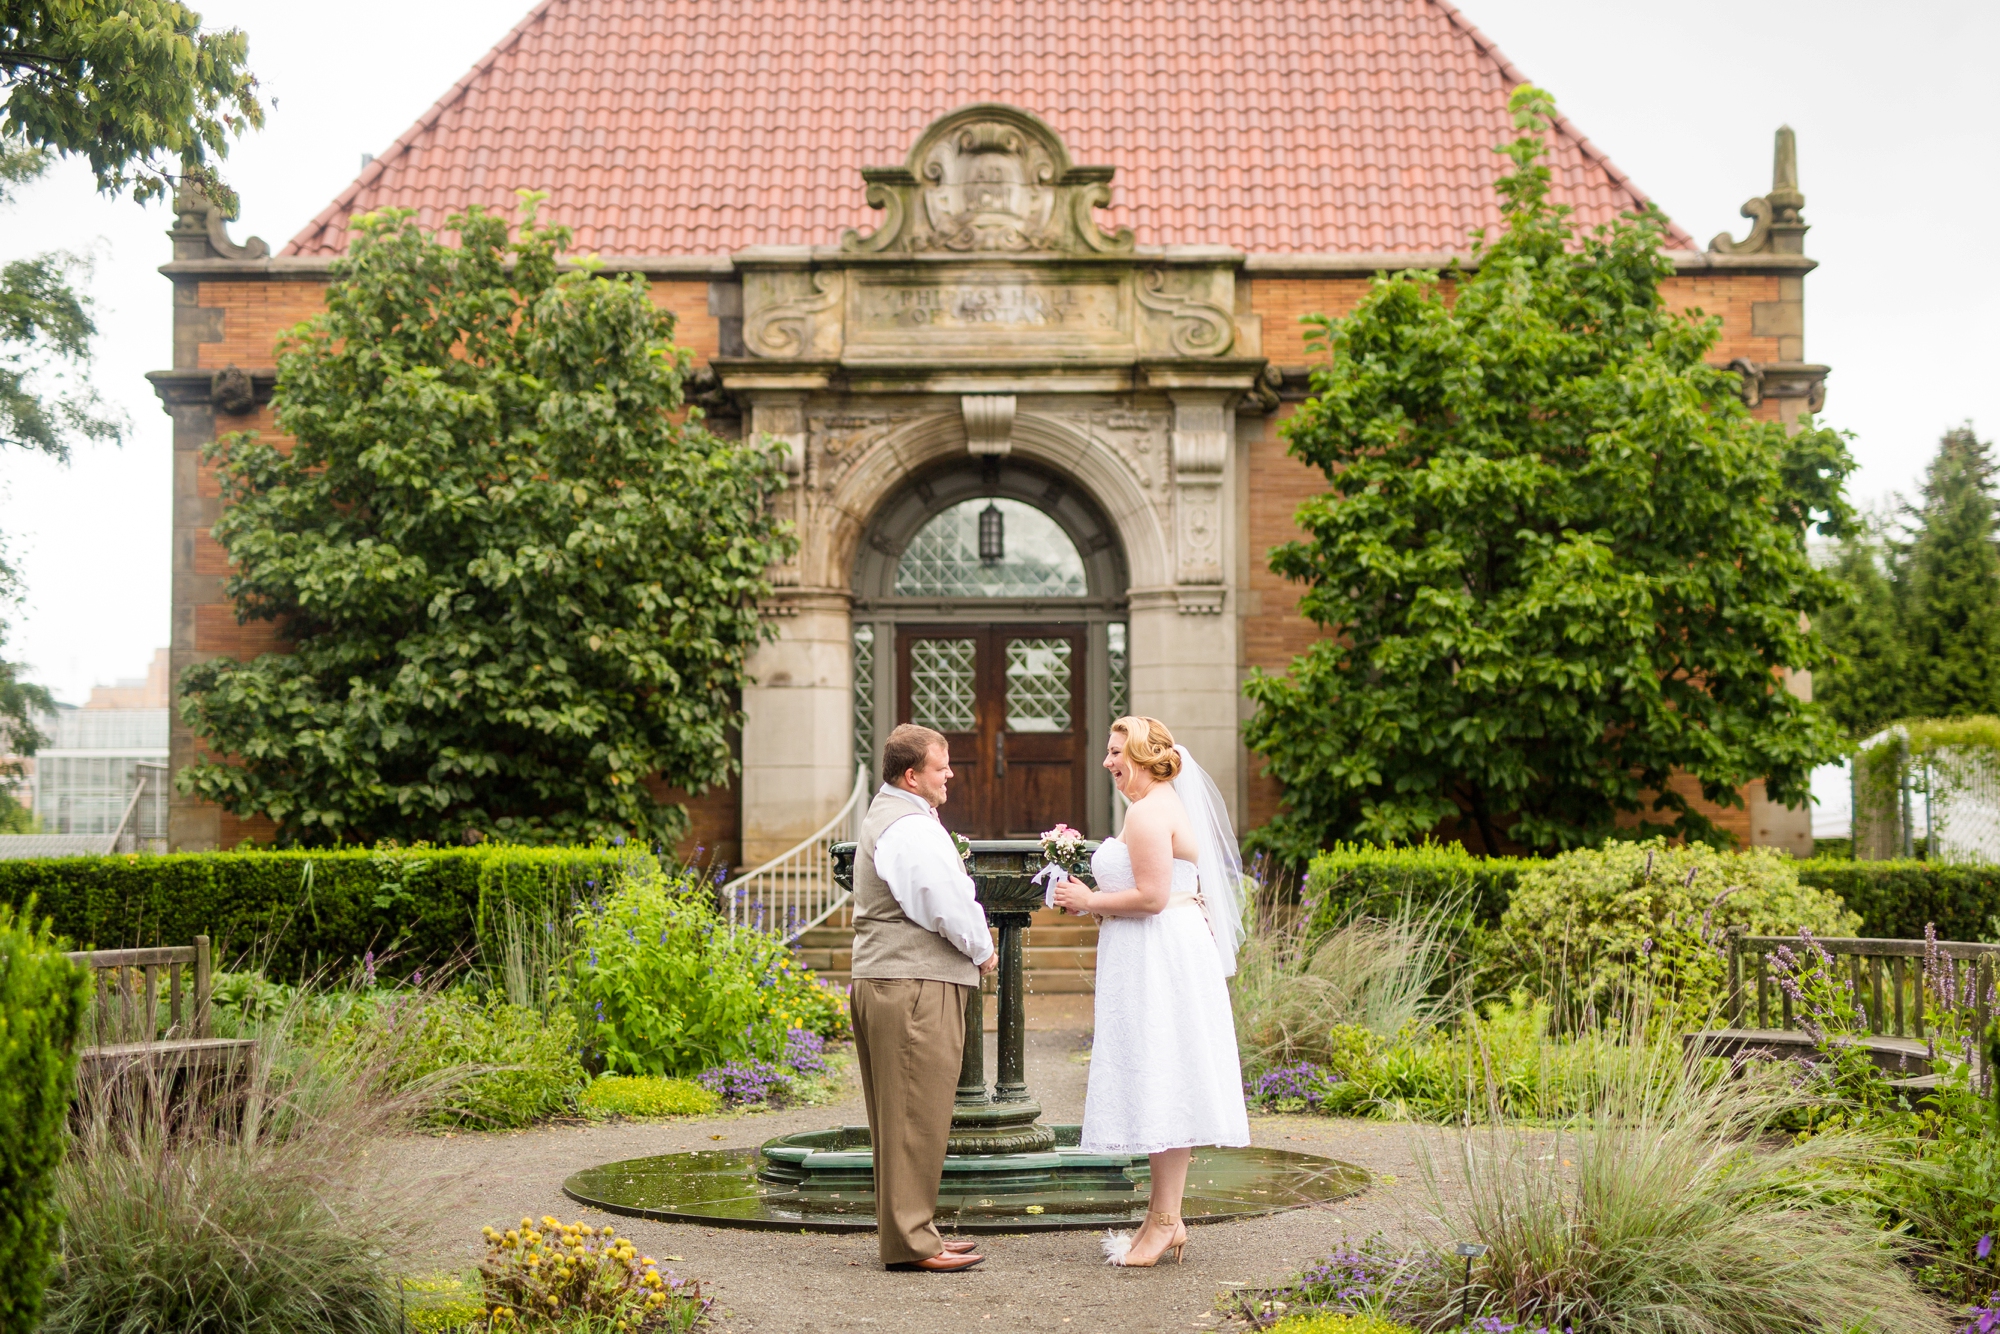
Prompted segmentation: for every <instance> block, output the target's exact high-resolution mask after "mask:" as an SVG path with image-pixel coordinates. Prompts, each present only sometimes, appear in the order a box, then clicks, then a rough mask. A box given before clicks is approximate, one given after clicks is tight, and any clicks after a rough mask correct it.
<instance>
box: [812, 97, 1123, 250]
mask: <svg viewBox="0 0 2000 1334" xmlns="http://www.w3.org/2000/svg"><path fill="white" fill-rule="evenodd" d="M1113 170H1114V169H1113V168H1111V167H1079V166H1074V165H1072V164H1071V162H1070V160H1069V150H1068V149H1067V148H1065V147H1064V146H1063V142H1062V139H1061V138H1060V137H1059V136H1058V135H1057V134H1056V132H1055V131H1054V130H1052V129H1050V128H1049V127H1048V126H1047V125H1046V124H1044V123H1043V122H1042V120H1041V119H1040V118H1039V117H1037V116H1034V115H1032V114H1030V113H1029V112H1026V111H1023V110H1021V109H1020V108H1019V107H1010V106H1003V105H1001V104H999V103H981V104H978V105H975V106H969V107H961V108H960V109H959V110H957V111H954V112H952V113H951V114H950V115H948V116H945V117H943V118H942V119H940V120H938V121H937V122H935V123H934V124H932V126H931V127H930V129H928V130H926V131H925V132H924V135H923V137H922V138H920V139H918V140H917V142H916V146H915V147H913V148H912V149H911V150H910V155H909V157H908V158H907V159H906V160H905V162H904V165H902V166H900V167H866V168H863V169H862V172H861V175H862V179H864V180H866V181H867V182H868V203H869V206H870V207H871V208H879V209H881V210H882V212H883V217H882V225H881V226H879V227H877V228H876V229H875V230H874V231H872V232H869V233H866V234H865V235H864V234H863V233H860V232H856V231H849V232H848V233H847V234H846V236H845V237H844V238H843V239H842V240H841V245H840V248H841V249H842V250H844V251H847V252H848V253H850V254H875V253H882V252H885V251H901V252H908V253H921V252H925V251H945V252H952V253H959V254H996V253H997V254H1010V253H1012V254H1024V253H1030V252H1057V253H1072V254H1128V253H1130V252H1131V250H1132V233H1131V231H1130V230H1129V229H1125V228H1121V229H1119V230H1118V231H1116V232H1106V231H1105V230H1104V229H1102V228H1101V227H1099V226H1098V225H1097V220H1096V218H1095V217H1093V216H1092V211H1093V210H1095V209H1099V208H1102V207H1104V206H1105V205H1107V204H1109V203H1110V202H1111V177H1112V173H1113Z"/></svg>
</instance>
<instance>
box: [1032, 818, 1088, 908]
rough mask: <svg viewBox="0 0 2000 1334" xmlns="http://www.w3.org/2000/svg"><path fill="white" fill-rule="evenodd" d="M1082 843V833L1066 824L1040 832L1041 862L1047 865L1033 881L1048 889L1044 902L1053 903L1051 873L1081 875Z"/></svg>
mask: <svg viewBox="0 0 2000 1334" xmlns="http://www.w3.org/2000/svg"><path fill="white" fill-rule="evenodd" d="M1083 843H1084V839H1083V833H1082V831H1081V830H1077V829H1071V828H1070V827H1069V826H1068V825H1066V824H1059V825H1057V826H1056V827H1055V828H1054V829H1044V830H1043V831H1042V860H1043V861H1044V862H1046V863H1047V865H1046V866H1044V867H1043V868H1042V873H1041V875H1038V876H1036V877H1035V879H1036V880H1037V881H1038V882H1039V883H1041V884H1043V885H1046V886H1047V887H1048V894H1047V896H1046V897H1045V899H1044V902H1047V903H1050V904H1053V903H1054V894H1055V881H1054V876H1053V875H1052V872H1053V871H1057V870H1059V871H1061V872H1062V873H1063V874H1064V875H1067V876H1077V875H1081V874H1082V873H1083V868H1084V865H1085V859H1084V855H1083ZM1057 911H1058V912H1060V911H1063V910H1062V909H1057Z"/></svg>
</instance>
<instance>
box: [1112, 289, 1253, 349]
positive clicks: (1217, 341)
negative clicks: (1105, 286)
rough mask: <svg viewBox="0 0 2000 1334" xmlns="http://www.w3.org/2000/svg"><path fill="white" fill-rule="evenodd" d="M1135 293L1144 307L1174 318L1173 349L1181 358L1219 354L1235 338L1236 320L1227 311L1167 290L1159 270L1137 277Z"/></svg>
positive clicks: (1199, 299) (1194, 297)
mask: <svg viewBox="0 0 2000 1334" xmlns="http://www.w3.org/2000/svg"><path fill="white" fill-rule="evenodd" d="M1134 295H1135V296H1136V297H1137V298H1138V301H1139V304H1140V305H1142V306H1144V307H1145V308H1146V309H1147V310H1151V311H1157V312H1158V313H1159V314H1162V315H1168V316H1171V317H1172V318H1173V332H1172V334H1171V335H1170V337H1171V339H1172V341H1173V348H1174V351H1175V352H1176V353H1178V354H1179V355H1181V356H1183V357H1219V356H1221V355H1222V354H1223V353H1225V352H1227V351H1228V350H1229V347H1230V344H1232V343H1233V342H1235V341H1236V322H1235V321H1234V320H1232V319H1230V318H1229V312H1228V311H1226V310H1224V309H1223V308H1222V307H1220V306H1218V305H1215V304H1214V303H1212V302H1208V301H1203V300H1202V299H1201V298H1200V297H1196V296H1182V295H1179V294H1176V293H1172V292H1169V291H1167V275H1166V274H1165V273H1163V272H1161V271H1160V270H1158V269H1154V270H1153V271H1152V272H1150V273H1148V274H1146V276H1145V277H1144V278H1142V279H1141V280H1140V284H1139V289H1138V291H1137V292H1135V293H1134Z"/></svg>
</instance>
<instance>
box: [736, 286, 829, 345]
mask: <svg viewBox="0 0 2000 1334" xmlns="http://www.w3.org/2000/svg"><path fill="white" fill-rule="evenodd" d="M811 281H812V291H810V292H808V293H804V294H800V295H795V296H792V297H789V298H787V299H785V300H780V301H777V302H774V303H772V304H771V305H768V306H765V307H763V308H762V309H760V310H758V311H756V312H755V313H754V314H752V315H751V317H750V319H749V322H748V323H747V324H746V325H745V326H744V329H743V341H744V343H745V344H746V345H747V346H748V347H749V348H750V350H751V351H753V352H755V353H757V354H758V355H759V356H765V357H802V356H805V355H806V354H807V353H808V352H810V351H811V350H812V328H813V324H812V321H813V316H815V315H817V314H819V313H820V312H822V311H826V310H831V309H833V308H834V307H835V306H837V305H839V304H840V298H841V292H842V288H841V282H840V275H839V274H837V273H825V272H818V273H814V274H813V275H812V279H811Z"/></svg>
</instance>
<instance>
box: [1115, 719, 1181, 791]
mask: <svg viewBox="0 0 2000 1334" xmlns="http://www.w3.org/2000/svg"><path fill="white" fill-rule="evenodd" d="M1111 730H1112V731H1114V732H1117V733H1119V734H1120V735H1122V736H1123V737H1124V738H1125V758H1126V760H1127V761H1129V762H1130V763H1131V765H1132V767H1133V768H1134V769H1143V770H1145V771H1146V772H1147V773H1149V774H1151V775H1152V776H1153V777H1154V778H1156V779H1158V780H1159V781H1160V782H1162V783H1171V782H1173V781H1174V779H1176V778H1178V777H1180V773H1181V755H1180V752H1179V751H1177V750H1175V749H1174V734H1173V733H1172V732H1169V731H1168V730H1167V725H1166V724H1165V723H1163V722H1161V721H1160V720H1159V719H1158V718H1146V717H1141V716H1139V715H1136V714H1135V715H1132V716H1129V717H1125V718H1120V719H1119V720H1118V721H1117V722H1115V723H1113V724H1111Z"/></svg>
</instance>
